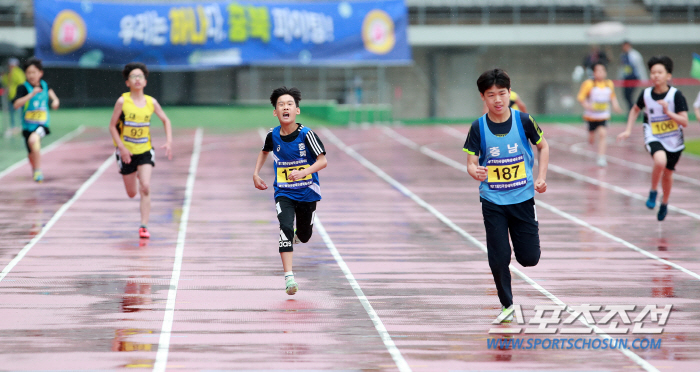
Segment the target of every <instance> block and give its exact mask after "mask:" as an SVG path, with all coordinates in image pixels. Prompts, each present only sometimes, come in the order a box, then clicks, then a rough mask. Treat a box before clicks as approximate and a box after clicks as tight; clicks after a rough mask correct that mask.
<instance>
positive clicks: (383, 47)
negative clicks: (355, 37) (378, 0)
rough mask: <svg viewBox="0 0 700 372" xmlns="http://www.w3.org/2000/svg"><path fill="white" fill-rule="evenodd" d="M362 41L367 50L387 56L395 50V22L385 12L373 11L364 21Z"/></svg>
mask: <svg viewBox="0 0 700 372" xmlns="http://www.w3.org/2000/svg"><path fill="white" fill-rule="evenodd" d="M362 41H364V43H365V49H367V50H368V51H370V52H372V53H375V54H387V53H389V52H390V51H391V50H392V49H394V44H396V36H395V35H394V21H393V20H392V19H391V17H390V16H389V14H387V13H386V12H385V11H383V10H377V9H375V10H373V11H371V12H369V13H367V16H365V20H364V21H362Z"/></svg>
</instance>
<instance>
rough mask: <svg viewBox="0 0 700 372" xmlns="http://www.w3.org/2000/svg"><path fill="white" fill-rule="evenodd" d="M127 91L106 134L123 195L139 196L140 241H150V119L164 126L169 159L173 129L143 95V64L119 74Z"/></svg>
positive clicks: (155, 103) (152, 156)
mask: <svg viewBox="0 0 700 372" xmlns="http://www.w3.org/2000/svg"><path fill="white" fill-rule="evenodd" d="M122 75H123V76H124V80H126V86H127V87H129V92H128V93H124V94H122V96H121V97H119V99H117V103H116V104H115V105H114V111H113V112H112V119H111V120H110V121H109V132H110V134H111V135H112V139H113V140H114V145H115V146H116V147H117V150H116V152H115V156H116V158H117V164H118V165H119V173H121V174H122V178H123V179H124V186H125V187H126V194H127V195H128V196H129V197H130V198H133V197H134V196H136V193H137V191H138V192H139V193H140V194H141V226H140V227H139V237H140V238H144V239H147V238H150V237H151V234H150V233H149V232H148V217H149V215H150V213H151V173H152V171H153V167H154V166H155V165H156V164H155V153H154V152H153V145H152V144H151V130H150V128H151V117H152V116H153V113H154V112H155V114H156V115H158V117H159V118H160V120H161V121H162V122H163V126H164V127H165V144H164V145H163V146H161V147H160V148H162V149H165V155H166V156H167V157H168V160H171V159H172V158H173V154H172V150H171V146H172V138H173V136H172V129H171V127H170V119H168V116H167V115H165V112H163V109H162V108H161V107H160V104H159V103H158V101H156V99H155V98H153V97H151V96H147V95H145V94H143V89H144V88H145V87H146V82H147V80H146V79H147V78H148V69H147V68H146V65H144V64H143V63H139V62H131V63H128V64H127V65H126V66H124V70H123V71H122Z"/></svg>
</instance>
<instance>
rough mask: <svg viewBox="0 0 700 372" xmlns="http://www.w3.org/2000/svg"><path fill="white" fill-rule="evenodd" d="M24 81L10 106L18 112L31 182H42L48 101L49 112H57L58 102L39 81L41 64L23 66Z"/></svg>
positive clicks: (33, 61)
mask: <svg viewBox="0 0 700 372" xmlns="http://www.w3.org/2000/svg"><path fill="white" fill-rule="evenodd" d="M24 73H25V74H26V76H27V81H25V82H24V84H21V85H19V86H18V87H17V91H16V94H15V99H14V101H13V102H12V105H13V107H14V109H15V110H17V109H19V108H20V107H21V108H22V135H23V136H24V142H25V144H26V146H27V151H28V152H29V155H28V157H29V164H31V166H32V175H33V178H34V181H36V182H42V181H44V174H43V173H42V172H41V139H42V138H44V136H46V135H48V134H49V133H51V131H50V130H49V122H50V120H49V100H51V105H50V106H51V108H52V109H54V110H58V106H59V105H60V101H59V100H58V97H57V96H56V93H54V91H53V89H51V88H50V87H49V84H47V83H46V82H45V81H44V80H43V79H42V77H44V67H43V66H42V64H41V60H40V59H37V58H30V59H29V60H28V61H27V63H26V64H25V65H24Z"/></svg>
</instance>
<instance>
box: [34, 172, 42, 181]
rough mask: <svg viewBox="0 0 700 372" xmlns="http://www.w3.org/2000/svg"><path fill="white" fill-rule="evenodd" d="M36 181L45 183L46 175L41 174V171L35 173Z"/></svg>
mask: <svg viewBox="0 0 700 372" xmlns="http://www.w3.org/2000/svg"><path fill="white" fill-rule="evenodd" d="M34 181H36V182H43V181H44V174H43V173H41V171H40V170H37V171H34Z"/></svg>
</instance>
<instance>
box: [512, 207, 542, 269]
mask: <svg viewBox="0 0 700 372" xmlns="http://www.w3.org/2000/svg"><path fill="white" fill-rule="evenodd" d="M508 212H509V218H508V230H509V231H510V239H511V240H512V241H513V252H514V253H515V259H516V260H517V261H518V263H520V264H521V265H523V266H524V267H528V266H535V265H537V263H538V262H539V261H540V254H541V251H540V234H539V222H537V209H536V207H535V199H534V198H533V199H530V200H527V201H524V202H522V203H518V204H513V205H509V206H508Z"/></svg>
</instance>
